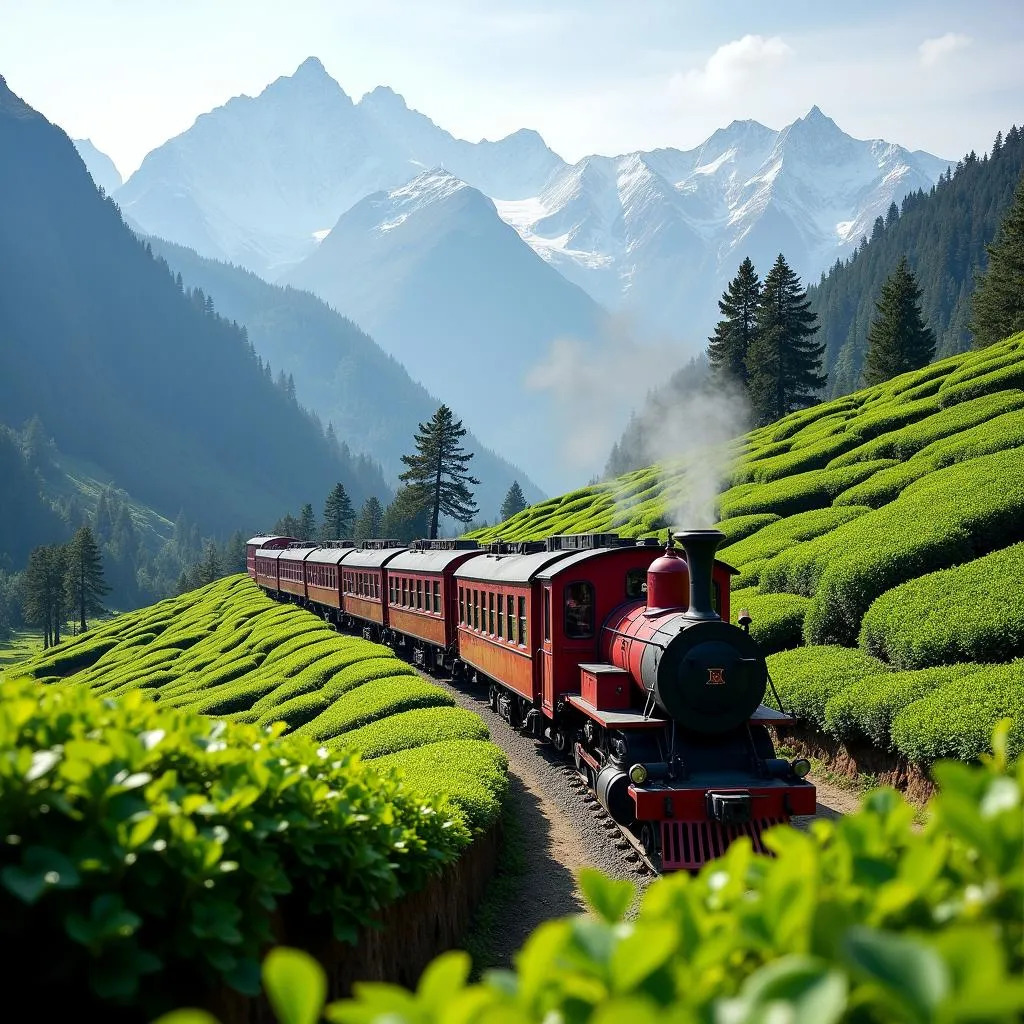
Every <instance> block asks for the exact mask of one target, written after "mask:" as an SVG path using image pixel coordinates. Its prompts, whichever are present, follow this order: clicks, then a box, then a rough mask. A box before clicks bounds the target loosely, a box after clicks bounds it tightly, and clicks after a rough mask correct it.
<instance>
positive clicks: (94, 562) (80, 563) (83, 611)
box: [64, 526, 110, 633]
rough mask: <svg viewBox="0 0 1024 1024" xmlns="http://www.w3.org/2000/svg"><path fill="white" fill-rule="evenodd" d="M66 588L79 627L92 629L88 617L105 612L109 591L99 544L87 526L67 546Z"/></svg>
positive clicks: (69, 604)
mask: <svg viewBox="0 0 1024 1024" xmlns="http://www.w3.org/2000/svg"><path fill="white" fill-rule="evenodd" d="M64 589H65V595H66V597H67V602H68V606H69V607H70V608H71V609H72V611H73V612H74V614H75V615H76V616H77V618H78V628H79V630H80V631H81V632H82V633H84V632H85V631H86V630H87V629H88V628H89V624H88V621H87V620H88V618H89V617H90V616H93V617H95V616H97V615H102V614H103V611H104V608H103V596H104V595H105V594H109V593H110V587H108V586H107V584H106V582H105V581H104V579H103V558H102V556H101V554H100V549H99V545H98V544H97V543H96V538H95V537H94V536H93V534H92V530H90V529H89V527H88V526H83V527H82V528H81V529H80V530H78V532H77V533H76V534H75V536H74V537H73V538H72V540H71V543H70V544H69V545H68V554H67V572H66V573H65V576H64Z"/></svg>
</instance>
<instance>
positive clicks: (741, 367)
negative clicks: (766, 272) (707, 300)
mask: <svg viewBox="0 0 1024 1024" xmlns="http://www.w3.org/2000/svg"><path fill="white" fill-rule="evenodd" d="M760 298H761V282H760V280H759V279H758V276H757V271H756V270H755V269H754V264H753V263H752V262H751V261H750V257H749V256H748V257H747V258H746V259H745V260H744V261H743V262H742V263H741V264H740V269H739V272H738V273H737V274H736V276H735V277H734V278H733V279H732V280H731V281H730V282H729V287H728V288H727V289H726V290H725V292H724V293H723V295H722V297H721V298H720V299H719V300H718V308H719V310H720V311H721V313H722V319H721V320H719V321H718V324H717V326H716V327H715V333H714V334H713V335H712V336H711V337H710V338H709V339H708V362H710V364H711V366H712V368H713V369H714V370H716V371H717V372H718V373H721V374H724V375H726V376H728V377H731V378H732V379H733V380H735V381H737V382H739V383H740V384H746V383H747V379H748V375H747V352H748V351H749V350H750V345H751V342H752V341H753V340H754V334H755V331H756V329H757V307H758V304H759V301H760Z"/></svg>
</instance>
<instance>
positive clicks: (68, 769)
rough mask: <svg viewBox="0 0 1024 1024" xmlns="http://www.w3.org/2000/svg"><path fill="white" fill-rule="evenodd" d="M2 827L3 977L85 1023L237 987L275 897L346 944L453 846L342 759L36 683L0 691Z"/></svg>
mask: <svg viewBox="0 0 1024 1024" xmlns="http://www.w3.org/2000/svg"><path fill="white" fill-rule="evenodd" d="M480 746H481V748H487V747H488V746H489V745H488V744H480ZM497 774H498V772H497V770H495V777H494V778H493V780H492V781H493V783H494V788H495V794H497V793H499V792H500V780H499V779H498V778H497V777H496V776H497ZM480 813H481V815H482V816H486V813H487V809H486V808H482V809H481V810H480ZM0 834H2V835H4V836H6V837H7V840H6V843H5V844H3V845H2V846H0V934H2V936H3V945H4V951H5V952H4V955H5V964H4V966H5V971H7V972H9V977H11V978H17V980H18V984H19V986H23V987H24V989H25V990H26V991H32V992H33V998H34V999H35V1000H37V1004H38V1008H39V1013H40V1015H41V1017H47V1013H46V1005H47V1002H46V1000H47V992H48V991H49V990H53V989H55V990H58V991H66V992H74V993H75V998H77V999H79V1000H80V1003H81V1008H82V1015H83V1017H84V1018H86V1019H88V1018H89V1017H90V1007H91V1009H92V1010H93V1011H95V1009H96V1006H97V1005H100V1004H102V1003H104V1002H108V1001H109V1002H110V1003H112V1004H115V1005H116V1004H119V1003H124V1002H130V1003H131V1004H132V1005H133V1006H134V1007H135V1008H136V1010H137V1011H138V1012H140V1013H143V1012H144V1013H146V1014H148V1015H149V1016H147V1017H143V1018H142V1019H152V1014H153V1013H155V1012H157V1011H159V1010H161V1009H164V1008H167V1007H168V1006H172V1005H174V1004H176V1003H177V1002H178V1001H179V1000H181V999H182V998H187V997H188V996H187V994H188V993H195V992H197V991H200V990H205V989H209V988H211V987H213V986H215V985H216V984H217V983H218V982H220V981H224V982H227V983H228V984H229V985H232V986H234V987H236V988H238V989H240V990H242V991H250V992H251V991H254V990H255V988H256V986H257V984H258V967H257V961H256V957H257V955H258V953H259V951H260V949H261V947H262V946H263V945H264V944H265V943H266V941H267V940H268V939H269V938H270V932H269V922H270V918H271V915H272V914H273V913H274V912H275V910H276V909H277V908H278V907H279V904H280V901H281V899H282V897H285V896H287V895H289V894H290V899H291V901H292V903H293V905H294V906H295V907H301V908H304V912H305V913H307V914H308V915H309V917H310V923H311V924H313V923H314V921H313V919H315V918H316V917H317V916H323V917H325V918H326V920H327V922H328V924H329V926H330V927H333V930H334V932H335V934H336V935H337V936H338V937H339V938H354V937H355V934H356V931H357V929H358V928H359V927H361V926H363V925H366V924H367V923H368V922H369V921H370V920H371V918H372V916H373V914H374V912H375V910H376V909H377V908H378V907H379V906H381V905H382V904H384V903H388V902H391V901H393V900H395V899H397V898H398V897H399V896H401V895H402V894H403V893H406V892H410V891H413V890H415V889H417V888H419V887H420V886H422V884H423V883H424V881H425V880H426V878H427V876H428V875H430V874H431V873H433V872H436V871H437V870H438V868H439V867H440V866H441V865H443V864H445V863H448V862H450V861H452V860H454V859H455V858H456V857H457V856H458V855H459V852H460V851H461V850H462V849H463V848H464V847H465V846H466V844H467V843H468V842H469V841H470V830H469V829H468V828H467V827H466V824H465V823H464V821H463V818H462V816H461V815H459V814H455V813H454V812H453V811H452V809H451V806H450V804H448V803H446V802H444V801H439V800H436V799H433V798H430V797H425V796H423V795H422V794H421V793H420V792H418V791H416V790H414V789H412V788H410V785H409V784H407V783H404V782H400V781H398V780H397V779H396V778H395V777H392V776H390V775H389V774H387V773H386V772H382V771H381V769H380V768H379V767H377V766H371V765H369V764H361V763H360V762H359V760H358V758H357V757H355V756H354V755H352V754H350V753H347V752H344V751H328V750H326V749H325V748H319V749H318V748H317V746H316V745H315V744H312V743H309V742H306V741H303V740H302V739H300V738H292V737H280V736H278V735H277V733H276V731H273V730H272V731H269V732H268V731H266V730H263V729H258V728H256V727H252V726H245V727H242V726H235V725H226V724H225V723H223V722H217V721H215V720H213V719H209V718H205V717H202V716H198V715H191V714H185V713H182V712H177V711H171V710H167V709H164V708H161V707H160V706H159V705H158V704H154V703H153V702H151V701H148V700H146V699H145V698H144V697H143V696H142V694H141V693H137V692H136V693H132V694H129V695H128V696H127V697H126V698H125V699H123V700H122V701H120V702H113V701H109V700H103V699H100V698H97V697H95V696H93V695H92V694H90V693H89V692H88V691H87V690H85V689H84V688H81V687H44V686H40V685H39V684H36V683H33V682H4V683H2V684H0ZM94 1004H95V1005H94ZM93 1015H95V1014H93ZM101 1016H102V1015H101Z"/></svg>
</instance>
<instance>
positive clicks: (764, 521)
mask: <svg viewBox="0 0 1024 1024" xmlns="http://www.w3.org/2000/svg"><path fill="white" fill-rule="evenodd" d="M781 518H782V516H777V515H776V514H775V513H774V512H761V513H757V514H755V515H750V516H735V517H733V518H732V519H723V520H722V521H721V522H720V523H715V529H716V530H720V531H721V532H722V533H724V534H725V540H724V541H722V544H723V545H729V544H736V543H737V542H738V541H741V540H744V539H746V538H747V537H749V536H750V535H751V534H754V533H757V531H758V530H760V529H761V527H763V526H767V525H768V524H769V523H777V522H778V521H779V520H780V519H781Z"/></svg>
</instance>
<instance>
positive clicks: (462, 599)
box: [459, 586, 466, 625]
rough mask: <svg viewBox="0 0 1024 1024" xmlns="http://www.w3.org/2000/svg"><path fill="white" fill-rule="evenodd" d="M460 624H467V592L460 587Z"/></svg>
mask: <svg viewBox="0 0 1024 1024" xmlns="http://www.w3.org/2000/svg"><path fill="white" fill-rule="evenodd" d="M459 622H460V623H462V624H463V625H465V622H466V591H465V590H464V589H463V588H462V587H461V586H460V587H459Z"/></svg>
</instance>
